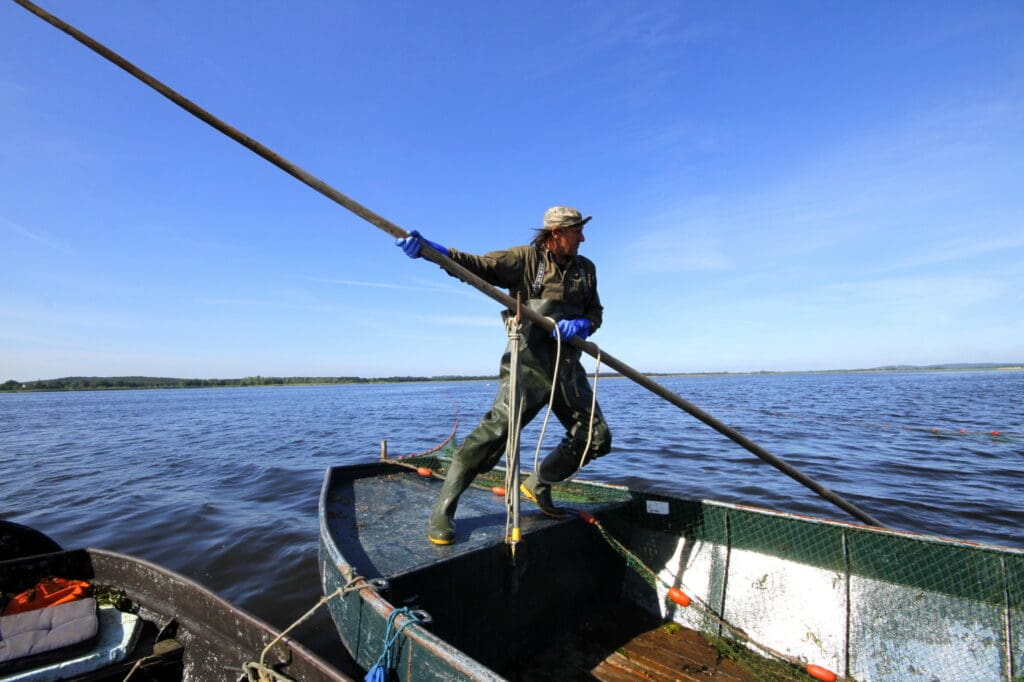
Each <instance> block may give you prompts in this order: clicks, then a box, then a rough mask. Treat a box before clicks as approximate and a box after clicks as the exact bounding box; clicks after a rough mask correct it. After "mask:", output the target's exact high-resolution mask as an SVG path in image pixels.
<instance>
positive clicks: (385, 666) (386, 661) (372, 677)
mask: <svg viewBox="0 0 1024 682" xmlns="http://www.w3.org/2000/svg"><path fill="white" fill-rule="evenodd" d="M399 614H403V615H404V616H405V617H406V618H407V619H408V620H406V621H405V622H404V623H402V626H401V627H399V628H398V629H397V630H395V619H396V618H397V617H398V615H399ZM419 622H420V619H419V618H417V617H416V614H414V613H413V612H412V609H410V608H409V607H402V608H400V609H395V610H394V611H392V612H391V614H390V615H389V616H388V622H387V626H386V627H385V628H384V650H383V651H381V652H380V657H379V658H378V659H377V662H376V663H374V664H373V667H371V668H370V669H369V670H368V671H367V673H366V677H364V678H363V680H364V682H387V679H388V674H389V673H390V671H391V669H392V666H391V650H392V649H393V648H394V646H395V643H396V642H397V641H398V636H399V635H401V634H402V631H403V630H405V629H406V628H407V627H409V626H410V625H412V624H413V623H419ZM393 630H394V632H392V631H393Z"/></svg>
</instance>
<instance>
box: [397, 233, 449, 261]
mask: <svg viewBox="0 0 1024 682" xmlns="http://www.w3.org/2000/svg"><path fill="white" fill-rule="evenodd" d="M424 244H429V245H430V246H431V247H433V248H434V249H436V250H437V251H440V252H441V253H443V254H444V255H446V256H450V255H451V254H450V253H449V251H448V247H446V246H441V245H440V244H438V243H437V242H432V241H430V240H429V239H427V238H426V237H424V236H423V235H421V234H420V233H419V232H418V231H416V230H413V231H412V232H410V233H409V236H408V237H402V238H401V239H396V240H395V246H397V247H399V248H400V249H402V251H405V255H406V256H408V257H409V258H419V257H420V252H421V251H422V250H423V245H424Z"/></svg>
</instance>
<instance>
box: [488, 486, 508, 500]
mask: <svg viewBox="0 0 1024 682" xmlns="http://www.w3.org/2000/svg"><path fill="white" fill-rule="evenodd" d="M491 492H492V493H494V494H495V495H497V496H498V497H505V488H503V487H502V486H500V485H496V486H494V487H493V488H491Z"/></svg>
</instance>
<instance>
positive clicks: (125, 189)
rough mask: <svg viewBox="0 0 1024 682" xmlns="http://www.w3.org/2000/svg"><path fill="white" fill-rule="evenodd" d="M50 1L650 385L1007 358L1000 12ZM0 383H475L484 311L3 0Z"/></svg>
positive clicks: (1019, 336)
mask: <svg viewBox="0 0 1024 682" xmlns="http://www.w3.org/2000/svg"><path fill="white" fill-rule="evenodd" d="M43 7H44V8H46V9H48V10H49V11H51V12H53V13H55V14H57V15H58V16H59V17H61V18H63V19H64V20H66V21H68V22H69V23H71V24H73V25H75V26H77V27H78V28H79V29H81V30H83V31H85V32H86V33H88V34H90V35H92V36H93V37H94V38H95V39H97V40H99V41H100V42H102V43H104V44H106V45H107V46H108V47H110V48H111V49H113V50H115V51H116V52H118V53H120V54H121V55H123V56H124V57H125V58H127V59H129V60H131V61H133V62H134V63H136V64H137V65H138V66H140V67H141V68H143V69H145V70H147V71H149V72H150V73H151V74H153V75H154V76H155V77H157V78H159V79H161V80H163V81H164V82H165V83H167V84H168V85H170V86H171V87H173V88H175V89H177V90H178V91H179V92H181V93H182V94H183V95H185V96H186V97H188V98H190V99H192V100H193V101H195V102H196V103H198V104H199V105H201V106H203V107H205V108H206V109H208V110H210V111H211V112H212V113H214V114H215V115H217V116H219V117H221V118H222V119H224V120H226V121H227V122H229V123H231V124H232V125H234V126H236V127H237V128H239V129H240V130H242V131H244V132H245V133H247V134H249V135H251V136H252V137H254V138H256V139H258V140H260V141H261V142H263V143H264V144H266V145H267V146H268V147H270V148H271V149H274V150H275V151H277V152H278V153H280V154H282V155H283V156H284V157H286V158H287V159H289V160H290V161H292V162H294V163H296V164H298V165H299V166H301V167H303V168H304V169H306V170H307V171H309V172H310V173H312V174H313V175H315V176H317V177H319V178H321V179H323V180H324V181H326V182H328V183H329V184H331V185H333V186H334V187H336V188H338V189H339V190H340V191H342V192H344V193H346V194H347V195H349V196H351V197H352V198H354V199H355V200H356V201H358V202H360V203H362V204H364V205H365V206H367V207H369V208H370V209H372V210H374V211H376V212H378V213H380V214H382V215H384V216H385V217H387V218H389V219H390V220H392V221H394V222H395V223H397V224H399V225H401V226H402V227H404V228H406V229H413V228H417V229H419V230H421V231H422V232H423V233H424V234H426V235H427V236H428V237H430V238H432V239H434V240H436V241H439V242H441V243H443V244H446V245H450V246H455V247H457V248H459V249H462V250H465V251H470V252H476V253H483V252H485V251H489V250H492V249H498V248H504V247H508V246H512V245H515V244H521V243H525V242H526V241H528V239H529V237H530V234H531V228H533V227H536V226H538V225H539V224H540V220H541V215H542V213H543V211H544V209H545V208H546V207H548V206H551V205H555V204H568V205H572V206H576V207H578V208H580V209H581V210H582V211H584V213H586V214H592V215H593V216H594V219H593V221H592V222H591V223H590V225H588V227H587V232H586V235H587V242H586V243H585V244H584V245H583V246H582V249H581V253H583V254H585V255H587V256H588V257H590V258H591V259H592V260H594V261H595V263H596V264H597V267H598V277H599V285H600V291H601V295H602V299H603V301H604V304H605V325H604V327H603V328H602V329H601V330H600V331H599V332H598V334H596V335H595V336H594V337H593V339H592V340H593V341H594V342H595V343H597V344H598V345H600V346H601V347H602V348H604V349H606V350H607V351H608V352H609V353H612V354H613V355H615V356H616V357H617V358H619V359H620V360H622V361H623V362H625V363H627V364H629V365H631V366H633V367H635V368H637V369H639V370H642V371H681V372H695V371H751V370H752V371H756V370H801V369H835V368H863V367H874V366H880V365H889V364H901V363H909V364H931V363H942V362H1021V361H1024V321H1022V320H1024V315H1022V314H1021V311H1022V310H1024V295H1022V291H1024V267H1022V266H1024V224H1022V223H1024V191H1022V186H1024V182H1022V178H1024V6H1022V5H1021V4H1020V3H1017V2H970V3H967V2H898V3H895V2H894V3H874V2H866V3H847V2H785V3H782V2H780V3H749V2H705V3H685V2H603V1H602V2H565V3H549V2H513V3H480V2H435V3H411V2H375V3H349V2H336V1H331V2H328V1H311V2H301V3H293V2H284V1H283V0H281V1H273V0H267V1H259V2H247V3H227V2H224V3H205V2H193V1H192V0H175V1H174V2H165V1H163V0H155V1H152V2H142V3H140V2H128V1H127V0H103V1H102V2H100V1H95V0H75V1H74V2H70V1H67V0H61V1H58V0H49V2H45V3H44V4H43ZM0 130H2V133H0V140H2V143H0V258H2V266H0V381H2V380H6V379H17V380H32V379H38V378H54V377H61V376H70V375H89V376H109V375H151V376H177V377H241V376H248V375H257V374H261V375H264V376H269V375H303V376H336V375H360V376H391V375H422V376H433V375H442V374H493V373H495V372H496V370H497V362H498V358H499V356H500V353H501V350H502V348H503V346H504V343H505V332H504V329H503V327H502V326H501V324H500V322H499V318H498V312H499V311H498V306H497V304H495V303H494V302H493V301H491V300H490V299H488V298H486V297H484V296H483V295H482V294H479V293H478V292H476V291H475V290H473V289H470V288H469V287H467V286H466V285H463V284H461V283H460V282H458V281H457V280H454V279H452V278H449V277H448V276H447V275H445V274H444V273H443V272H441V271H440V270H438V269H437V268H436V267H435V266H433V265H431V264H429V263H427V262H425V261H415V262H414V261H410V260H408V259H406V258H405V256H404V255H402V253H401V252H400V251H399V250H398V249H396V248H395V247H394V246H393V240H392V239H391V238H390V237H389V236H387V235H386V234H384V233H383V232H380V231H379V230H377V229H376V228H374V227H372V226H370V225H369V224H367V223H365V222H363V221H362V220H360V219H359V218H357V217H355V216H353V215H351V214H349V213H348V212H347V211H345V210H344V209H342V208H341V207H339V206H336V205H335V204H333V203H331V202H330V201H328V200H327V199H325V198H324V197H322V196H321V195H319V194H317V193H315V192H314V191H312V190H310V189H309V188H307V187H305V186H304V185H302V184H300V183H299V182H297V181H296V180H294V179H293V178H291V177H289V176H287V175H285V174H284V173H282V172H281V171H279V170H278V169H276V168H274V167H273V166H271V165H270V164H268V163H266V162H265V161H263V160H261V159H260V158H258V157H257V156H255V155H254V154H252V153H251V152H249V151H247V150H245V149H243V148H242V147H240V146H238V145H237V144H236V143H235V142H232V141H231V140H229V139H228V138H226V137H224V136H222V135H221V134H220V133H217V132H216V131H214V130H212V129H211V128H209V127H207V126H206V125H205V124H203V123H201V122H199V121H198V120H196V119H194V118H192V117H191V116H189V115H188V114H186V113H185V112H184V111H182V110H181V109H179V108H177V107H176V106H174V105H173V104H171V103H170V102H168V101H167V100H165V99H164V98H162V97H161V96H159V95H157V94H156V93H154V92H153V91H151V90H150V89H148V88H147V87H145V86H143V85H142V84H141V83H139V82H138V81H136V80H135V79H133V78H131V77H130V76H128V75H127V74H125V73H124V72H122V71H121V70H119V69H117V68H116V67H114V66H113V65H111V64H109V63H107V62H106V61H104V60H102V59H101V58H99V57H98V56H96V55H94V54H93V53H92V52H90V51H88V50H87V49H85V48H84V47H82V46H81V45H79V44H78V43H76V42H74V41H73V40H71V39H70V38H68V37H67V36H65V35H64V34H62V33H60V32H58V31H57V30H55V29H53V28H51V27H50V26H48V25H46V24H44V23H43V22H41V21H40V20H38V19H36V18H35V17H33V16H31V15H30V14H28V13H27V12H25V11H24V10H23V9H21V8H20V7H18V6H16V5H14V4H13V3H0Z"/></svg>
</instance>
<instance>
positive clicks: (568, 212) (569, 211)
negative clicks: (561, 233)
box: [541, 206, 593, 230]
mask: <svg viewBox="0 0 1024 682" xmlns="http://www.w3.org/2000/svg"><path fill="white" fill-rule="evenodd" d="M592 217H593V216H589V215H588V216H587V217H586V218H584V217H583V214H582V213H580V212H579V211H577V210H576V209H575V208H570V207H569V206H552V207H551V208H549V209H548V210H546V211H544V227H542V228H541V229H542V230H553V229H555V228H556V227H576V226H577V225H579V226H581V227H582V226H583V225H586V224H587V222H588V221H589V220H590V219H591V218H592Z"/></svg>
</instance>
